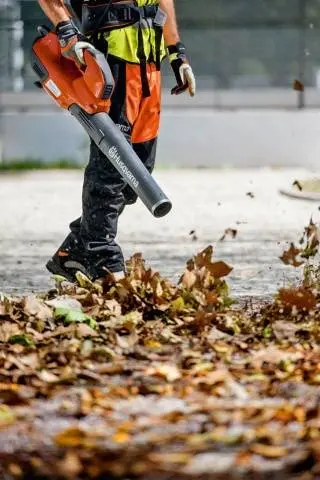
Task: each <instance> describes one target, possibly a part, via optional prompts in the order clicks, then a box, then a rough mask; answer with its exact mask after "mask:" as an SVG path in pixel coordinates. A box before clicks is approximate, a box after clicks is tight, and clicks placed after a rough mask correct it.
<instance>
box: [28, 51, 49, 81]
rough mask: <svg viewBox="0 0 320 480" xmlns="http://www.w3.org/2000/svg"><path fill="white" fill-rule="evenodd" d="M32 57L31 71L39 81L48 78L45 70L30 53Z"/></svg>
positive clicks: (33, 54)
mask: <svg viewBox="0 0 320 480" xmlns="http://www.w3.org/2000/svg"><path fill="white" fill-rule="evenodd" d="M32 57H33V58H32V68H33V71H34V72H35V74H36V75H37V76H38V77H39V78H40V80H45V79H46V78H48V76H49V74H48V71H47V69H46V68H45V67H44V66H43V65H42V63H41V62H40V60H39V58H38V57H37V56H36V54H35V53H34V52H33V53H32Z"/></svg>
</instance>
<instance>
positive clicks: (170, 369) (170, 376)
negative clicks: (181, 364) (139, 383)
mask: <svg viewBox="0 0 320 480" xmlns="http://www.w3.org/2000/svg"><path fill="white" fill-rule="evenodd" d="M146 375H154V376H157V377H162V378H165V379H166V380H167V381H168V382H175V381H176V380H179V378H181V373H180V371H179V370H178V367H177V366H176V365H175V364H174V363H172V364H171V363H167V364H166V363H163V364H159V365H157V366H154V367H150V368H148V369H147V371H146Z"/></svg>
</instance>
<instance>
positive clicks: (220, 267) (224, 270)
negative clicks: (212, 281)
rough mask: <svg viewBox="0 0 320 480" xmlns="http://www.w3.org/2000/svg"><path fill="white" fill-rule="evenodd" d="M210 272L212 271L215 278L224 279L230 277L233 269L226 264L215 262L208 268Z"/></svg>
mask: <svg viewBox="0 0 320 480" xmlns="http://www.w3.org/2000/svg"><path fill="white" fill-rule="evenodd" d="M208 270H209V271H210V273H211V275H212V276H213V277H215V278H222V277H226V276H227V275H229V273H230V272H232V270H233V268H232V267H229V265H227V264H226V263H225V262H215V263H211V265H210V266H208Z"/></svg>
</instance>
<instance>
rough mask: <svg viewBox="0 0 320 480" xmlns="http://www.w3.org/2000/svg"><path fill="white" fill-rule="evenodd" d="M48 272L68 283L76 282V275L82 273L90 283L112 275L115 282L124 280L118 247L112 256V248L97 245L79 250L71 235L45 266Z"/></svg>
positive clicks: (77, 243) (76, 241) (73, 236)
mask: <svg viewBox="0 0 320 480" xmlns="http://www.w3.org/2000/svg"><path fill="white" fill-rule="evenodd" d="M46 267H47V269H48V270H49V272H51V273H53V274H54V275H61V276H62V277H65V278H66V280H69V281H70V282H76V281H77V279H76V273H77V272H82V273H83V274H84V275H86V277H88V278H89V279H90V280H91V281H95V280H98V279H103V278H104V277H106V276H107V275H108V274H110V273H111V274H112V275H113V276H114V277H115V279H116V280H121V279H122V278H124V276H125V273H124V267H123V262H122V259H119V252H118V247H117V248H115V252H114V255H112V248H109V250H108V252H107V255H106V249H105V248H103V247H100V246H99V244H98V243H94V244H91V246H88V248H86V249H85V248H83V247H82V248H79V242H78V240H77V239H76V238H75V235H74V234H73V233H70V235H69V236H68V237H67V239H66V240H65V241H64V242H63V244H62V245H61V247H60V248H59V249H58V250H57V252H56V253H55V254H54V255H53V257H52V258H51V259H50V260H49V261H48V262H47V264H46Z"/></svg>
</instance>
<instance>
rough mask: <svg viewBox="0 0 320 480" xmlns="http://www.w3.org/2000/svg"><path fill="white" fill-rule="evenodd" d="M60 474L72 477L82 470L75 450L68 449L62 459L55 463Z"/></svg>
mask: <svg viewBox="0 0 320 480" xmlns="http://www.w3.org/2000/svg"><path fill="white" fill-rule="evenodd" d="M57 466H58V470H59V473H60V475H62V476H63V477H64V478H70V479H74V478H76V477H77V476H78V474H79V473H80V472H81V470H82V463H81V461H80V459H79V456H78V455H77V453H76V452H74V451H71V450H68V451H67V452H66V454H65V456H64V458H63V459H62V460H60V461H59V462H58V463H57Z"/></svg>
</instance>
